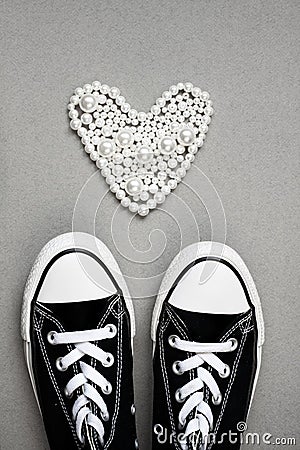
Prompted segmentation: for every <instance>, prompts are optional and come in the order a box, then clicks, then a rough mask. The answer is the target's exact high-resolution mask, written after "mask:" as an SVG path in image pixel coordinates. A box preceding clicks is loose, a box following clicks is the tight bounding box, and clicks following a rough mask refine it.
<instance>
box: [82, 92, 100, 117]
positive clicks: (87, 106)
mask: <svg viewBox="0 0 300 450" xmlns="http://www.w3.org/2000/svg"><path fill="white" fill-rule="evenodd" d="M79 106H80V108H81V109H82V111H84V112H86V113H91V112H94V111H95V110H96V108H97V100H96V97H95V96H94V95H93V94H85V95H84V96H83V97H81V99H80V101H79Z"/></svg>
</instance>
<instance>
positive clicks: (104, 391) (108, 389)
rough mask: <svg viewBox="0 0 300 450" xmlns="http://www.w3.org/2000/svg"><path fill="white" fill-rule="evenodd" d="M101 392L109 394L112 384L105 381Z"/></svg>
mask: <svg viewBox="0 0 300 450" xmlns="http://www.w3.org/2000/svg"><path fill="white" fill-rule="evenodd" d="M102 392H103V394H106V395H109V394H111V392H112V385H111V384H110V383H107V385H106V386H105V388H104V389H102Z"/></svg>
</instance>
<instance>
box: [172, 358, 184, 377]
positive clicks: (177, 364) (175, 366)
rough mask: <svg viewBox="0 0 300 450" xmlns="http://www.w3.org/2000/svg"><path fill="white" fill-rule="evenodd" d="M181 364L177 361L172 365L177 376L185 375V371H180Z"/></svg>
mask: <svg viewBox="0 0 300 450" xmlns="http://www.w3.org/2000/svg"><path fill="white" fill-rule="evenodd" d="M180 363H181V361H175V362H174V363H173V365H172V369H173V372H174V373H176V375H182V374H183V371H182V370H181V369H180Z"/></svg>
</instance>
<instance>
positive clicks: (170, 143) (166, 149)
mask: <svg viewBox="0 0 300 450" xmlns="http://www.w3.org/2000/svg"><path fill="white" fill-rule="evenodd" d="M158 148H159V149H160V151H161V152H162V153H164V154H165V155H168V154H170V153H172V152H173V151H174V150H175V149H176V141H175V139H173V138H171V137H169V136H165V137H163V138H161V140H160V141H159V144H158Z"/></svg>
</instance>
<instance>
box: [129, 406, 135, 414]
mask: <svg viewBox="0 0 300 450" xmlns="http://www.w3.org/2000/svg"><path fill="white" fill-rule="evenodd" d="M130 412H131V415H132V416H134V415H135V404H134V403H133V404H132V405H131V408H130Z"/></svg>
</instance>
